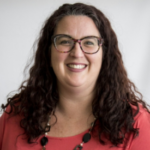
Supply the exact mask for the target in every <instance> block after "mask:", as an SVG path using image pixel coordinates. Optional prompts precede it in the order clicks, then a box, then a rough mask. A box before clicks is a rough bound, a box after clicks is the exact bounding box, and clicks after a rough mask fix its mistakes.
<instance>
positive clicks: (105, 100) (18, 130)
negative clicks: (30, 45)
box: [0, 3, 150, 150]
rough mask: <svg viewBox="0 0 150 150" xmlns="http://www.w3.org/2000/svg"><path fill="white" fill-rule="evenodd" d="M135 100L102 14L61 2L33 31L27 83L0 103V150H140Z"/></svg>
mask: <svg viewBox="0 0 150 150" xmlns="http://www.w3.org/2000/svg"><path fill="white" fill-rule="evenodd" d="M137 94H139V95H140V93H139V92H138V91H136V88H135V85H134V84H133V83H132V82H131V81H130V80H129V79H128V77H127V73H126V71H125V68H124V66H123V62H122V57H121V54H120V51H119V49H118V42H117V38H116V35H115V33H114V31H113V29H112V28H111V25H110V22H109V20H108V19H107V18H106V17H105V15H104V14H103V13H102V12H101V11H100V10H98V9H96V8H95V7H93V6H89V5H85V4H81V3H76V4H64V5H62V6H61V7H59V9H58V10H56V11H55V12H54V13H53V14H52V15H51V16H50V18H48V20H47V21H46V22H45V25H44V26H43V28H42V30H41V35H40V38H39V41H38V46H37V51H36V54H35V61H34V64H33V66H32V67H31V69H30V76H29V79H28V80H26V81H25V82H23V83H22V85H21V87H20V88H19V92H18V93H17V94H15V95H14V96H13V97H10V98H8V102H7V104H6V105H2V108H3V109H5V108H6V110H5V113H4V114H3V115H2V117H1V119H0V124H1V127H0V149H2V150H9V149H11V150H16V149H19V150H20V149H21V150H30V149H32V150H38V149H39V150H40V149H43V150H44V149H52V150H60V149H63V150H78V149H79V150H81V149H83V150H108V149H112V150H141V149H144V150H148V149H149V147H150V142H149V138H150V113H149V111H148V108H147V106H146V104H145V102H144V101H143V100H142V99H141V98H140V96H139V97H138V96H137Z"/></svg>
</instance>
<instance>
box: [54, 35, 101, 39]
mask: <svg viewBox="0 0 150 150" xmlns="http://www.w3.org/2000/svg"><path fill="white" fill-rule="evenodd" d="M57 35H64V36H67V37H70V38H72V39H75V38H74V37H72V36H70V35H69V34H56V35H54V36H57ZM86 37H97V38H101V37H99V36H95V35H87V36H84V37H82V38H80V40H82V39H84V38H86Z"/></svg>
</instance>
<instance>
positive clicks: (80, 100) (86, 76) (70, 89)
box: [48, 16, 102, 137]
mask: <svg viewBox="0 0 150 150" xmlns="http://www.w3.org/2000/svg"><path fill="white" fill-rule="evenodd" d="M57 34H66V35H69V36H71V37H73V38H75V39H81V38H83V37H86V36H97V37H100V33H99V31H98V29H97V28H96V25H95V24H94V22H93V20H92V19H91V18H89V17H87V16H66V17H64V18H63V19H61V20H60V21H59V23H58V25H57V27H56V29H55V33H54V35H57ZM50 63H51V67H52V68H53V70H54V72H55V75H56V77H57V85H58V91H59V97H60V99H59V103H58V105H57V107H56V111H55V114H56V116H57V123H56V124H55V125H54V126H52V128H51V132H50V133H49V134H48V135H49V136H57V137H66V136H72V135H76V134H78V133H81V132H83V131H85V130H86V129H88V128H89V127H90V123H91V122H92V121H93V120H94V116H93V114H92V104H91V103H92V99H93V96H94V88H95V83H96V81H97V77H98V75H99V73H100V69H101V65H102V47H100V50H99V51H98V52H97V53H96V54H92V55H89V54H85V53H84V52H82V50H81V49H80V46H79V44H78V43H76V44H75V47H74V48H73V50H72V51H71V52H69V53H60V52H58V51H57V50H56V49H55V47H54V45H53V44H52V45H51V62H50ZM69 63H82V64H85V65H86V66H87V67H86V68H85V69H84V70H83V71H80V72H73V71H70V70H69V68H68V67H67V64H69ZM55 121H56V120H55V118H54V117H52V119H51V124H52V122H55ZM81 122H82V123H81Z"/></svg>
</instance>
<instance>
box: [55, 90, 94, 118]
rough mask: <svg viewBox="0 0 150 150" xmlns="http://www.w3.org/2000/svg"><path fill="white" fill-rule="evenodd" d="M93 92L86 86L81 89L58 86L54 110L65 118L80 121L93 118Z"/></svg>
mask: <svg viewBox="0 0 150 150" xmlns="http://www.w3.org/2000/svg"><path fill="white" fill-rule="evenodd" d="M93 97H94V92H93V91H89V89H88V88H86V90H84V91H82V90H81V89H80V90H79V89H78V88H76V90H72V89H70V88H69V89H67V90H66V89H64V88H60V87H59V102H58V105H57V108H56V111H57V112H58V113H59V114H61V115H62V117H64V118H66V119H67V120H73V121H80V120H83V119H88V118H89V117H90V118H91V117H92V118H94V117H93V114H92V100H93Z"/></svg>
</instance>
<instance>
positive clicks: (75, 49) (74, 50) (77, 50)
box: [70, 41, 84, 58]
mask: <svg viewBox="0 0 150 150" xmlns="http://www.w3.org/2000/svg"><path fill="white" fill-rule="evenodd" d="M70 56H72V57H76V58H80V57H83V56H84V52H83V51H82V49H81V47H80V43H79V42H78V41H77V42H75V44H74V47H73V48H72V50H71V51H70Z"/></svg>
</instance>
